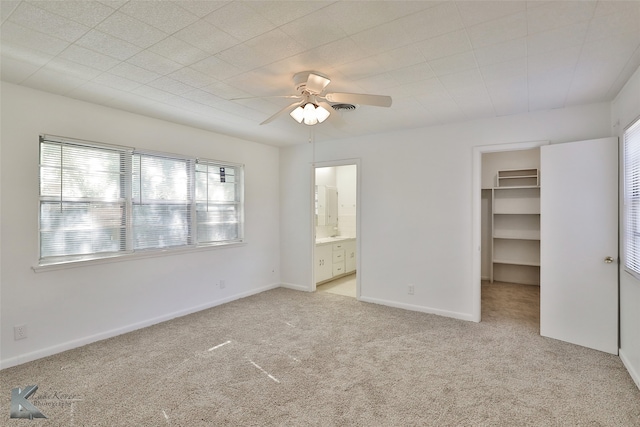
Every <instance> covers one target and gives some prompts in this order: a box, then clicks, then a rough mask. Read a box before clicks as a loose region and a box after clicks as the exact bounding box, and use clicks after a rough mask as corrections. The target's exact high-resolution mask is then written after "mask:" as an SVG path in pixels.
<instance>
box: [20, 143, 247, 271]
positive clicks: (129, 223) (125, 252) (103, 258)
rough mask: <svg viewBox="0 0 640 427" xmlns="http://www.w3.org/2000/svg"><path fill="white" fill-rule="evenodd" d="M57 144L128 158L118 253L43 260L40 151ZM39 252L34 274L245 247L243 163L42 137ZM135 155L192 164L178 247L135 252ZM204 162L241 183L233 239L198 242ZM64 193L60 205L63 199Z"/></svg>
mask: <svg viewBox="0 0 640 427" xmlns="http://www.w3.org/2000/svg"><path fill="white" fill-rule="evenodd" d="M46 142H49V143H54V144H60V145H61V146H64V145H75V146H80V147H88V148H94V149H102V150H112V151H118V152H121V155H123V156H125V159H124V161H123V162H122V164H121V166H120V167H121V171H120V173H121V174H122V175H123V177H124V178H123V179H124V191H125V194H124V199H125V214H124V215H125V227H124V239H125V248H124V249H121V250H119V251H117V252H102V253H101V252H92V253H90V254H83V255H61V256H49V257H42V246H41V245H42V235H41V234H42V203H43V202H46V201H47V200H46V199H47V197H48V198H51V197H49V196H43V195H42V194H41V191H42V170H43V165H42V162H41V151H42V146H43V145H42V144H43V143H46ZM38 147H39V149H38V224H37V225H38V227H37V234H38V249H37V251H38V252H37V259H38V261H37V263H36V264H35V265H33V266H32V269H33V270H34V271H35V272H39V271H46V270H55V269H61V268H68V267H75V266H81V265H91V264H101V263H105V262H115V261H125V260H131V259H137V258H148V257H155V256H166V255H173V254H181V253H189V252H194V251H200V250H206V249H216V248H226V247H233V246H239V245H245V244H246V241H245V236H244V230H245V224H244V164H241V163H234V162H228V161H220V160H213V159H208V158H207V159H205V158H197V157H192V156H185V155H180V154H174V153H166V152H159V151H151V150H144V149H140V150H138V149H135V148H133V147H127V146H120V145H113V144H103V143H98V142H93V141H86V140H79V139H73V138H66V137H59V136H54V135H45V134H43V135H40V137H39V141H38ZM136 155H141V156H152V157H164V158H167V159H172V160H180V161H185V162H186V164H188V165H189V170H188V176H187V179H188V181H189V184H188V185H189V189H188V193H189V194H188V202H187V206H188V210H189V211H190V215H189V216H188V218H189V220H188V229H189V233H188V236H187V240H188V241H187V243H186V244H184V245H178V246H163V247H148V248H142V249H134V242H133V238H134V235H135V232H134V219H133V206H134V201H133V194H134V189H133V160H134V158H135V156H136ZM199 162H201V163H205V164H209V165H210V164H214V165H219V166H221V167H225V168H233V169H234V171H235V174H236V176H237V178H238V182H237V183H236V186H235V193H236V198H237V207H238V208H237V216H236V221H237V224H238V226H237V233H236V234H235V235H234V238H232V239H227V240H219V241H209V242H203V243H199V242H198V231H197V226H198V221H197V216H196V210H197V200H196V194H195V179H196V173H195V171H196V165H197V164H198V163H199ZM63 197H64V196H63V195H62V190H61V199H60V200H61V202H62V201H63V200H64V198H63Z"/></svg>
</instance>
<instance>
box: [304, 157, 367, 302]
mask: <svg viewBox="0 0 640 427" xmlns="http://www.w3.org/2000/svg"><path fill="white" fill-rule="evenodd" d="M358 173H359V167H358V162H357V161H354V160H350V161H341V162H323V163H317V164H316V165H314V170H313V210H312V211H313V215H312V216H313V230H314V239H313V242H314V244H313V251H312V252H313V266H314V267H313V284H314V288H315V290H317V291H318V292H327V293H331V294H337V295H342V296H347V297H352V298H359V297H360V281H359V280H358V279H359V262H358V261H359V256H358V252H359V230H358V229H359V227H358V216H359V215H358V212H359V209H358V208H359V203H358V202H359V191H358V181H359V180H358V176H359V174H358Z"/></svg>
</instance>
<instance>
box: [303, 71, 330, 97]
mask: <svg viewBox="0 0 640 427" xmlns="http://www.w3.org/2000/svg"><path fill="white" fill-rule="evenodd" d="M329 83H331V80H330V79H329V78H327V77H324V76H321V75H319V74H314V73H309V77H307V84H306V86H305V88H306V89H307V90H308V91H309V92H311V93H315V94H318V93H320V92H322V91H323V90H324V88H325V87H327V85H328V84H329Z"/></svg>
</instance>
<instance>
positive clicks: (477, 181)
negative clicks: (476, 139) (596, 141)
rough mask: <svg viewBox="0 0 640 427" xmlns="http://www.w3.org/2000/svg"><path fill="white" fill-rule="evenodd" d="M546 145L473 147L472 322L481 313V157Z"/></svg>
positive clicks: (478, 317) (519, 143) (477, 320)
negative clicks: (485, 154)
mask: <svg viewBox="0 0 640 427" xmlns="http://www.w3.org/2000/svg"><path fill="white" fill-rule="evenodd" d="M548 144H549V141H525V142H512V143H504V144H495V145H481V146H476V147H473V159H472V163H473V165H472V179H471V181H472V182H471V188H472V190H471V198H472V202H471V205H472V208H471V212H472V214H471V215H472V218H471V222H472V224H471V230H472V238H471V239H472V244H471V259H472V263H471V268H472V272H471V280H472V284H471V288H472V290H473V292H472V293H471V306H472V310H471V319H472V320H473V321H474V322H480V320H481V313H482V283H481V282H482V273H481V271H482V253H481V249H482V219H481V217H482V209H481V203H482V155H483V154H484V153H495V152H499V151H520V150H530V149H532V148H538V147H542V146H543V145H548Z"/></svg>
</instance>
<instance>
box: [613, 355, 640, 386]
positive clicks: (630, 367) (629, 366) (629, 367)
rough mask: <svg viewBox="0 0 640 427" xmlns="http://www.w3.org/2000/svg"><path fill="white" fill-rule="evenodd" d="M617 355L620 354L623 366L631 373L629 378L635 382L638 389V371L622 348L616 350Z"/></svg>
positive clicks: (639, 376) (639, 381) (639, 383)
mask: <svg viewBox="0 0 640 427" xmlns="http://www.w3.org/2000/svg"><path fill="white" fill-rule="evenodd" d="M618 355H619V356H620V360H622V364H623V365H624V367H625V368H627V371H628V372H629V375H631V379H633V382H634V383H636V386H637V387H638V388H639V389H640V373H639V372H638V371H636V369H635V368H634V366H633V365H632V364H631V361H630V360H629V359H628V358H627V356H626V355H625V354H624V351H623V350H622V349H619V350H618Z"/></svg>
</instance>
